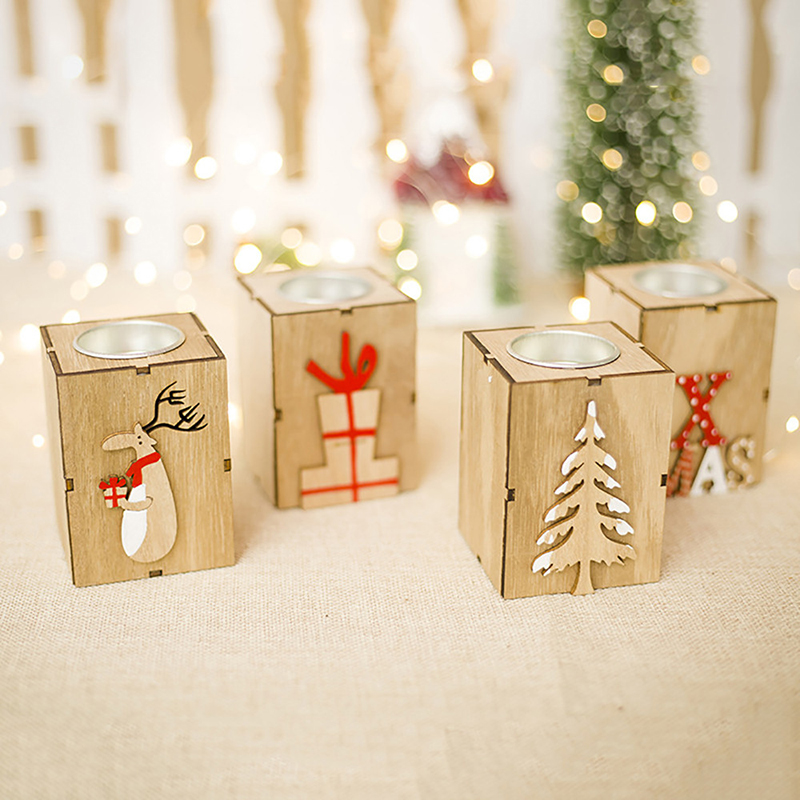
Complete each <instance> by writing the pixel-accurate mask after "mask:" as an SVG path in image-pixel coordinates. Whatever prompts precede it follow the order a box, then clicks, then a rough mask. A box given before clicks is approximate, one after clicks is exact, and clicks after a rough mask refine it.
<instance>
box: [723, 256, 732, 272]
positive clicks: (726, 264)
mask: <svg viewBox="0 0 800 800" xmlns="http://www.w3.org/2000/svg"><path fill="white" fill-rule="evenodd" d="M719 265H720V266H721V267H723V268H724V269H726V270H728V272H736V261H735V260H734V259H732V258H731V257H730V256H725V258H721V259H720V260H719Z"/></svg>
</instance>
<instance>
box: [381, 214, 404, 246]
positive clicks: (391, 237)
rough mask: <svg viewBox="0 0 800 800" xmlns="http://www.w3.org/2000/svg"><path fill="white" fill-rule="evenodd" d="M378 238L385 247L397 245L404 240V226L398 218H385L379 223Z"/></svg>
mask: <svg viewBox="0 0 800 800" xmlns="http://www.w3.org/2000/svg"><path fill="white" fill-rule="evenodd" d="M378 240H379V241H380V243H381V246H382V247H384V248H387V249H392V248H394V247H397V245H399V244H400V242H401V241H402V240H403V226H402V225H401V224H400V223H399V222H398V221H397V220H396V219H385V220H384V221H383V222H381V224H380V225H378Z"/></svg>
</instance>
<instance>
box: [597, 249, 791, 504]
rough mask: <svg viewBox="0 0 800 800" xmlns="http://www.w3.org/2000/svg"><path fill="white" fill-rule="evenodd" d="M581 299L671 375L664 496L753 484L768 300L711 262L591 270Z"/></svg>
mask: <svg viewBox="0 0 800 800" xmlns="http://www.w3.org/2000/svg"><path fill="white" fill-rule="evenodd" d="M585 291H586V296H587V297H588V298H589V300H590V301H591V314H592V318H593V319H611V320H614V322H616V323H617V324H618V325H620V327H622V328H624V329H625V330H626V331H627V332H628V333H630V334H631V336H633V337H635V338H636V339H639V340H641V342H642V343H643V344H644V345H645V347H647V348H648V349H649V350H651V351H652V352H653V353H655V354H656V355H657V356H658V357H659V358H661V359H662V360H663V361H664V362H666V363H667V364H669V366H670V367H671V368H672V369H673V370H674V371H675V375H676V387H675V397H674V407H673V417H672V437H671V442H670V448H671V460H670V477H669V483H668V487H667V494H668V496H670V495H687V494H703V493H706V492H712V493H714V494H720V493H724V492H727V491H728V490H730V489H738V488H740V487H744V486H749V485H751V484H754V483H756V482H757V481H759V480H761V475H762V461H763V455H764V429H765V425H766V417H767V399H768V397H769V379H770V365H771V362H772V341H773V335H774V331H775V313H776V309H777V303H776V302H775V300H774V298H772V297H770V295H768V294H767V293H766V292H764V291H763V290H761V289H759V288H758V287H757V286H755V285H753V284H752V283H750V282H749V281H747V280H746V279H744V278H742V277H741V276H739V275H735V274H731V273H730V272H728V271H727V270H725V269H724V268H723V267H721V266H720V265H718V264H714V263H712V262H696V263H683V262H674V263H673V262H665V263H650V264H626V265H623V266H607V267H596V268H594V269H591V270H589V271H588V272H587V273H586V290H585Z"/></svg>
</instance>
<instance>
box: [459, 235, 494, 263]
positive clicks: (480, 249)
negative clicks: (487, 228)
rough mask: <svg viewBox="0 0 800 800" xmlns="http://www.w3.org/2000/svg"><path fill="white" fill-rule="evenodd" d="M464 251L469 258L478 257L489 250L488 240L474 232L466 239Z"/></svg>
mask: <svg viewBox="0 0 800 800" xmlns="http://www.w3.org/2000/svg"><path fill="white" fill-rule="evenodd" d="M464 252H465V253H466V254H467V255H468V256H469V257H470V258H480V257H481V256H485V255H486V253H488V252H489V242H488V240H487V239H486V237H485V236H481V235H480V234H479V233H474V234H472V236H470V237H469V238H468V239H467V241H466V243H465V245H464Z"/></svg>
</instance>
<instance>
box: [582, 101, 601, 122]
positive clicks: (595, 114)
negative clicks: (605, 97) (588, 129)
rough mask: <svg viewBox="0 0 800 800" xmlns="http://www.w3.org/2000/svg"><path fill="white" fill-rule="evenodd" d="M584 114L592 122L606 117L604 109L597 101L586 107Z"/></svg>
mask: <svg viewBox="0 0 800 800" xmlns="http://www.w3.org/2000/svg"><path fill="white" fill-rule="evenodd" d="M586 116H587V117H589V119H590V120H591V121H592V122H602V121H603V120H604V119H605V118H606V110H605V109H604V108H603V106H601V105H600V104H599V103H592V104H591V105H590V106H588V107H587V108H586Z"/></svg>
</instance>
